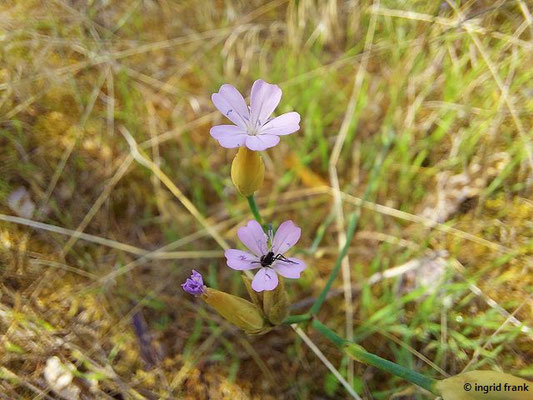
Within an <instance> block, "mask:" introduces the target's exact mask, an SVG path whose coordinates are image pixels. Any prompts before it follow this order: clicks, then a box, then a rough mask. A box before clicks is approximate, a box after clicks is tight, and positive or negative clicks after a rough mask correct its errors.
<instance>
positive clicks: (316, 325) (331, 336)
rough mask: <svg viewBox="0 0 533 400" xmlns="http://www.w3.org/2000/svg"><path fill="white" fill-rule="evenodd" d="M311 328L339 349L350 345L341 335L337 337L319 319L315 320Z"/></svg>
mask: <svg viewBox="0 0 533 400" xmlns="http://www.w3.org/2000/svg"><path fill="white" fill-rule="evenodd" d="M311 326H312V327H313V328H315V329H316V330H317V331H319V332H320V333H321V334H322V335H324V336H325V337H326V338H327V339H329V340H330V341H332V342H333V343H335V344H336V345H337V346H339V347H342V346H344V345H345V344H347V343H350V342H349V341H348V340H346V339H343V338H341V337H340V336H339V335H337V334H336V333H335V332H333V331H332V330H331V329H329V328H328V327H327V326H326V325H324V324H323V323H322V322H320V321H319V320H317V319H313V322H312V323H311Z"/></svg>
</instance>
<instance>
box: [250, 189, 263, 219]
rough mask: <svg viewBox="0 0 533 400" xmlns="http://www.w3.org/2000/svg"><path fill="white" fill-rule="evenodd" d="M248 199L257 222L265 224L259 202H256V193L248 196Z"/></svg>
mask: <svg viewBox="0 0 533 400" xmlns="http://www.w3.org/2000/svg"><path fill="white" fill-rule="evenodd" d="M246 199H247V200H248V205H249V206H250V210H251V211H252V214H253V215H254V218H255V219H256V221H257V222H259V223H260V224H261V225H262V224H263V219H262V218H261V214H259V208H258V207H257V203H256V202H255V198H254V195H253V194H252V195H251V196H248V197H247V198H246Z"/></svg>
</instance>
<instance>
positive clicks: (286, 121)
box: [210, 79, 300, 151]
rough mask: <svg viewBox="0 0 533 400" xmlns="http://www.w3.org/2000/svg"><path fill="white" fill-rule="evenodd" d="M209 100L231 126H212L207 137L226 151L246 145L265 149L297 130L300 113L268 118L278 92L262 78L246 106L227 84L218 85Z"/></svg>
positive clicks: (278, 96)
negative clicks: (211, 137) (216, 91)
mask: <svg viewBox="0 0 533 400" xmlns="http://www.w3.org/2000/svg"><path fill="white" fill-rule="evenodd" d="M211 100H213V103H214V104H215V106H216V108H218V110H219V111H220V112H221V113H222V114H224V115H225V116H226V117H227V118H228V119H229V120H230V121H231V122H233V123H234V124H235V125H218V126H214V127H212V128H211V131H210V133H211V136H213V137H214V138H215V139H216V140H218V142H219V143H220V145H221V146H223V147H226V148H228V149H231V148H234V147H241V146H246V147H248V148H249V149H250V150H254V151H262V150H266V149H268V148H270V147H273V146H275V145H277V144H278V143H279V141H280V138H279V137H280V136H282V135H289V134H291V133H293V132H296V131H297V130H298V129H300V125H299V123H300V114H298V113H297V112H289V113H286V114H282V115H280V116H279V117H275V118H270V115H271V114H272V112H273V111H274V109H275V108H276V107H277V106H278V104H279V102H280V100H281V89H280V88H279V86H277V85H272V84H270V83H267V82H265V81H263V80H262V79H258V80H256V81H255V82H254V84H253V85H252V92H251V95H250V107H248V106H247V105H246V102H245V101H244V98H243V97H242V95H241V94H240V93H239V91H238V90H237V89H235V87H233V86H232V85H229V84H225V85H222V86H221V87H220V90H219V91H218V93H213V95H212V96H211Z"/></svg>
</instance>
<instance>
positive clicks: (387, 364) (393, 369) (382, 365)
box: [311, 319, 437, 394]
mask: <svg viewBox="0 0 533 400" xmlns="http://www.w3.org/2000/svg"><path fill="white" fill-rule="evenodd" d="M311 326H312V327H313V328H315V329H316V330H317V331H318V332H320V333H321V334H322V335H324V336H325V337H326V338H327V339H328V340H330V341H331V342H333V343H335V344H336V345H337V346H339V347H340V348H342V349H343V350H344V351H345V352H346V353H347V354H348V355H349V356H351V357H352V358H354V359H356V360H357V361H359V362H361V363H363V364H366V365H372V366H373V367H376V368H379V369H380V370H382V371H385V372H389V373H391V374H393V375H396V376H398V377H400V378H403V379H405V380H406V381H409V382H411V383H414V384H415V385H417V386H420V387H422V388H424V389H426V390H428V391H430V392H432V393H435V383H436V381H435V379H432V378H429V377H427V376H425V375H422V374H420V373H418V372H416V371H413V370H412V369H409V368H406V367H403V366H401V365H399V364H396V363H393V362H392V361H389V360H385V359H384V358H381V357H379V356H377V355H375V354H372V353H369V352H368V351H366V350H365V349H364V348H363V347H362V346H359V345H357V344H355V343H352V342H350V341H348V340H346V339H343V338H341V337H340V336H338V335H337V334H336V333H335V332H333V331H332V330H331V329H329V328H328V327H327V326H326V325H324V324H323V323H321V322H320V321H318V320H317V319H313V322H312V323H311ZM435 394H437V393H435Z"/></svg>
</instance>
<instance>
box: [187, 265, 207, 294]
mask: <svg viewBox="0 0 533 400" xmlns="http://www.w3.org/2000/svg"><path fill="white" fill-rule="evenodd" d="M181 287H182V288H183V290H185V291H186V292H187V293H189V294H192V295H194V296H201V295H202V294H204V293H205V290H206V287H205V285H204V280H203V279H202V275H201V274H200V273H199V272H198V271H195V270H194V269H193V270H192V274H191V277H190V278H187V280H186V281H185V283H183V284H182V285H181Z"/></svg>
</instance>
